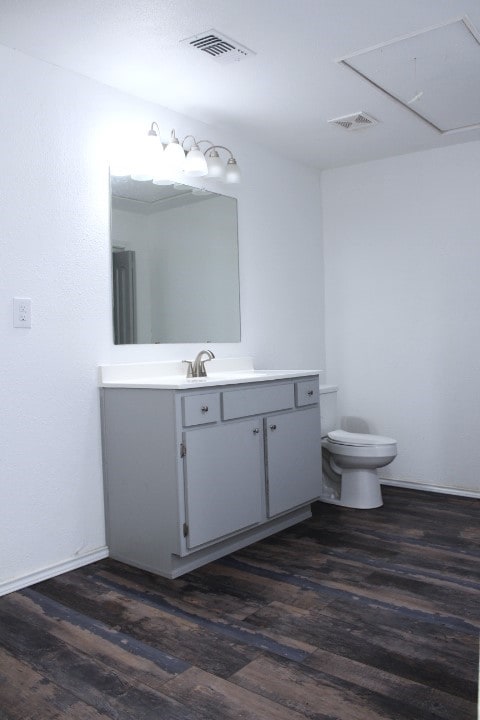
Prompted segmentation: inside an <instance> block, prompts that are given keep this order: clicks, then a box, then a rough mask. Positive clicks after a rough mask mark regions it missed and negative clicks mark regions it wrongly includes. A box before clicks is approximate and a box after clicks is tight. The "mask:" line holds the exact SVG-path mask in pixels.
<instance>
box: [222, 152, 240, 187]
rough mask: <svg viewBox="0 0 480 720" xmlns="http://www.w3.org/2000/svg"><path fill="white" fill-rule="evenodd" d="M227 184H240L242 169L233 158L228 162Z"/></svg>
mask: <svg viewBox="0 0 480 720" xmlns="http://www.w3.org/2000/svg"><path fill="white" fill-rule="evenodd" d="M225 182H227V183H239V182H240V169H239V167H238V165H237V161H236V160H235V158H233V157H231V158H230V160H229V161H228V162H227V169H226V170H225Z"/></svg>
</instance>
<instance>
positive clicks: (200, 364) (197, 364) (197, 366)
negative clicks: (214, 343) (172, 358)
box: [183, 350, 215, 378]
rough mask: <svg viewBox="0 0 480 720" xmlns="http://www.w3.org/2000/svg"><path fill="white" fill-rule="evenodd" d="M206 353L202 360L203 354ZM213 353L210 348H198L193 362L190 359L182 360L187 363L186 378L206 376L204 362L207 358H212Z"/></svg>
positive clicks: (213, 356)
mask: <svg viewBox="0 0 480 720" xmlns="http://www.w3.org/2000/svg"><path fill="white" fill-rule="evenodd" d="M204 355H206V358H205V360H202V358H203V356H204ZM214 358H215V355H214V354H213V352H212V351H211V350H200V352H199V353H198V355H197V357H196V358H195V360H194V361H193V362H191V361H190V360H184V361H183V362H184V363H187V378H188V377H194V378H198V377H207V371H206V370H205V363H206V362H208V361H209V360H214Z"/></svg>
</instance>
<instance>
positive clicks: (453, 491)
mask: <svg viewBox="0 0 480 720" xmlns="http://www.w3.org/2000/svg"><path fill="white" fill-rule="evenodd" d="M380 484H381V485H392V486H393V487H404V488H409V489H410V490H425V492H436V493H443V494H445V495H458V496H460V497H471V498H478V499H479V500H480V492H474V491H473V490H463V489H462V488H447V487H442V486H441V485H426V484H424V483H419V482H407V481H406V480H390V479H388V480H387V479H385V478H380Z"/></svg>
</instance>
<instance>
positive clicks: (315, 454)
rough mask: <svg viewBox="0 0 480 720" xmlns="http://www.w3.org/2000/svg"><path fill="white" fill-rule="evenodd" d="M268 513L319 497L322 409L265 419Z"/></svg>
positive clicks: (280, 510)
mask: <svg viewBox="0 0 480 720" xmlns="http://www.w3.org/2000/svg"><path fill="white" fill-rule="evenodd" d="M265 424H266V427H265V433H266V447H267V497H268V516H269V517H272V516H273V515H278V514H279V513H282V512H286V511H287V510H291V509H292V508H294V507H297V506H299V505H303V504H307V503H309V502H310V501H311V500H315V499H318V497H319V495H320V492H321V484H322V459H321V438H320V410H319V407H318V405H317V406H315V407H313V408H309V409H307V410H298V411H297V412H292V413H285V414H283V415H272V416H270V417H267V418H265Z"/></svg>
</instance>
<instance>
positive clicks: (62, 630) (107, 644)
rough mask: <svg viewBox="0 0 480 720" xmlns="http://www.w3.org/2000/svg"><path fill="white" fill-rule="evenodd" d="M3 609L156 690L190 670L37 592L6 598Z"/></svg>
mask: <svg viewBox="0 0 480 720" xmlns="http://www.w3.org/2000/svg"><path fill="white" fill-rule="evenodd" d="M3 607H4V608H5V609H7V610H8V611H9V612H10V613H11V614H12V615H15V616H16V617H18V618H21V619H23V620H24V621H26V622H28V623H29V624H31V625H32V626H35V627H41V628H42V629H43V630H45V631H46V632H47V633H49V634H50V635H53V636H54V637H55V638H57V639H59V640H60V641H62V642H64V643H66V644H67V645H70V646H72V647H73V648H75V649H77V650H79V651H80V652H82V653H83V654H84V655H87V656H89V657H91V658H92V659H93V660H95V661H96V662H98V663H101V664H102V665H105V666H106V667H107V668H110V669H112V670H114V671H115V672H116V673H118V674H120V675H122V676H124V677H127V678H130V679H132V680H136V681H137V682H138V683H141V684H144V685H147V686H148V687H152V688H154V689H157V690H159V689H161V686H162V685H163V684H164V683H165V682H166V681H167V680H169V679H170V678H172V677H173V676H175V675H177V674H178V673H179V672H183V671H184V670H186V669H187V668H188V667H189V665H188V663H182V662H178V661H177V660H176V659H174V658H171V657H168V656H167V657H165V655H164V654H163V653H159V652H158V651H157V650H155V649H154V648H152V647H151V646H149V645H146V644H145V643H139V642H138V641H136V642H135V641H134V640H133V638H131V637H130V636H129V635H126V634H122V633H119V632H118V631H117V630H114V629H111V628H107V626H103V627H101V626H100V627H99V623H98V622H92V621H91V620H90V619H89V618H86V617H85V616H84V615H79V614H78V613H75V612H74V611H72V610H69V609H66V608H65V606H63V605H62V604H60V603H57V602H56V601H53V600H50V599H49V598H45V597H44V596H42V595H41V594H40V593H37V592H35V591H34V590H30V589H27V590H23V591H22V592H21V593H16V594H15V595H13V596H10V597H6V598H5V599H4V602H3Z"/></svg>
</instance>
